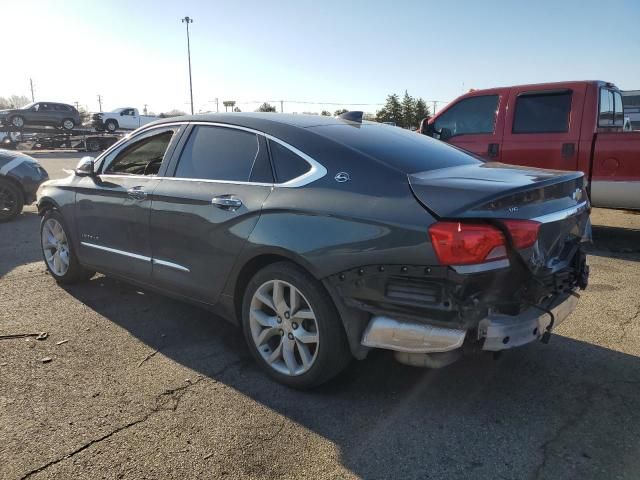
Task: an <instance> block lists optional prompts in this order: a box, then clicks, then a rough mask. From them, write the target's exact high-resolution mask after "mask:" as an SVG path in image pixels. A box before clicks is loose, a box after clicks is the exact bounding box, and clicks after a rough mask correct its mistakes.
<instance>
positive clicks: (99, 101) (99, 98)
mask: <svg viewBox="0 0 640 480" xmlns="http://www.w3.org/2000/svg"><path fill="white" fill-rule="evenodd" d="M98 105H99V106H100V112H102V95H100V94H98Z"/></svg>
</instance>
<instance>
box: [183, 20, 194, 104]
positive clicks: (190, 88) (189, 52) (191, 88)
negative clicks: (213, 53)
mask: <svg viewBox="0 0 640 480" xmlns="http://www.w3.org/2000/svg"><path fill="white" fill-rule="evenodd" d="M182 23H186V24H187V57H188V58H189V94H190V95H191V115H193V85H192V83H191V44H190V43H189V24H190V23H193V18H190V17H184V18H183V19H182Z"/></svg>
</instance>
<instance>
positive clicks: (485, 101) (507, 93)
mask: <svg viewBox="0 0 640 480" xmlns="http://www.w3.org/2000/svg"><path fill="white" fill-rule="evenodd" d="M426 123H427V124H426V127H423V129H422V132H421V133H425V134H427V135H430V136H433V137H434V138H438V139H440V140H442V141H446V142H449V143H451V144H454V145H457V146H459V147H461V148H463V149H465V150H468V151H470V152H472V153H475V154H476V155H478V156H480V157H483V158H485V159H487V160H491V161H499V162H503V163H510V164H514V165H526V166H531V167H540V168H548V169H554V170H578V171H582V172H584V173H585V178H587V180H588V182H589V189H590V193H591V199H592V203H593V204H594V205H595V206H600V207H611V208H634V209H640V161H638V159H639V158H640V132H625V131H623V126H624V110H623V105H622V95H621V92H620V91H619V90H618V88H617V87H616V86H615V85H613V84H612V83H608V82H602V81H576V82H559V83H547V84H537V85H520V86H513V87H503V88H492V89H487V90H474V91H470V92H469V93H467V94H466V95H463V96H461V97H459V98H457V99H456V100H454V101H453V102H451V103H450V104H449V105H447V106H446V107H445V108H444V109H442V110H441V111H440V112H438V113H437V115H435V116H434V117H433V118H431V119H429V121H428V122H426Z"/></svg>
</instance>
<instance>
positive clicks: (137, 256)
mask: <svg viewBox="0 0 640 480" xmlns="http://www.w3.org/2000/svg"><path fill="white" fill-rule="evenodd" d="M80 244H81V245H84V246H85V247H89V248H95V249H96V250H102V251H105V252H109V253H115V254H117V255H122V256H124V257H129V258H135V259H136V260H142V261H143V262H151V263H153V264H154V265H161V266H163V267H169V268H173V269H175V270H180V271H181V272H186V273H189V272H191V270H189V269H188V268H187V267H183V266H182V265H179V264H177V263H173V262H168V261H167V260H160V259H158V258H151V257H147V256H146V255H140V254H138V253H131V252H127V251H125V250H118V249H117V248H111V247H105V246H103V245H96V244H95V243H89V242H80Z"/></svg>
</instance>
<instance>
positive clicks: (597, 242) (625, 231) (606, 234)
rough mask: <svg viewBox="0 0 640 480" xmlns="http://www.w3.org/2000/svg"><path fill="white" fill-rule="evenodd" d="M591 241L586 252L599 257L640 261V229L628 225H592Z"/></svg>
mask: <svg viewBox="0 0 640 480" xmlns="http://www.w3.org/2000/svg"><path fill="white" fill-rule="evenodd" d="M592 231H593V243H592V244H591V245H589V246H588V247H587V253H589V254H591V255H597V256H599V257H613V258H624V259H625V260H633V261H636V262H637V261H640V230H639V229H636V228H628V227H610V226H605V225H593V226H592Z"/></svg>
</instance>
